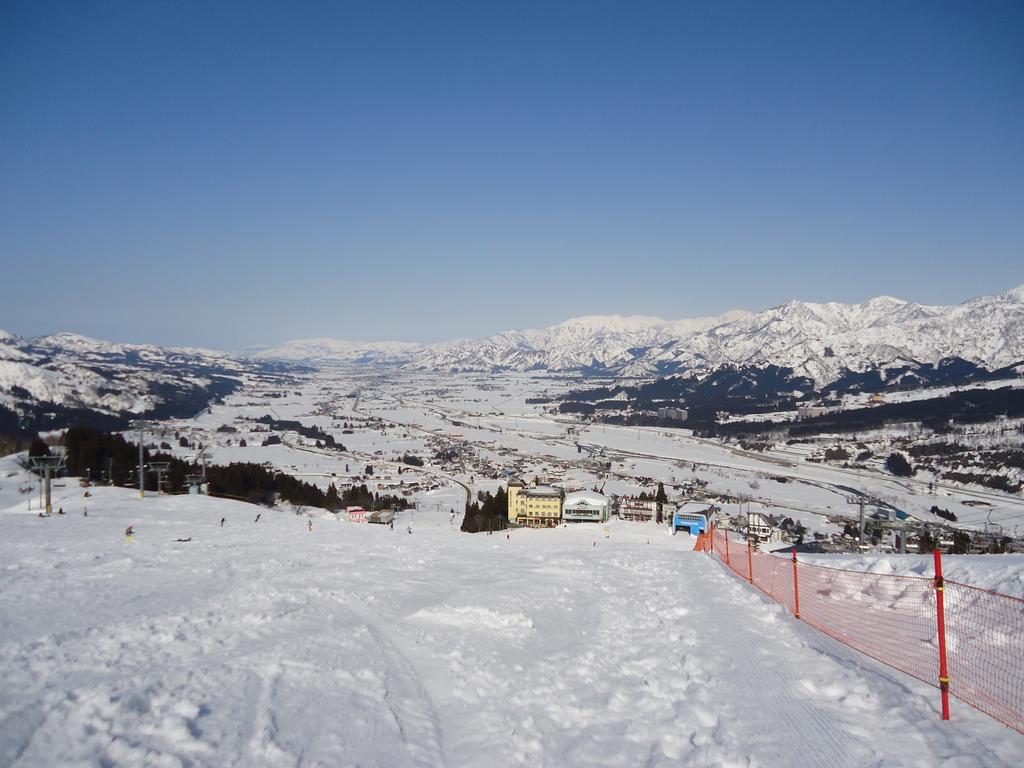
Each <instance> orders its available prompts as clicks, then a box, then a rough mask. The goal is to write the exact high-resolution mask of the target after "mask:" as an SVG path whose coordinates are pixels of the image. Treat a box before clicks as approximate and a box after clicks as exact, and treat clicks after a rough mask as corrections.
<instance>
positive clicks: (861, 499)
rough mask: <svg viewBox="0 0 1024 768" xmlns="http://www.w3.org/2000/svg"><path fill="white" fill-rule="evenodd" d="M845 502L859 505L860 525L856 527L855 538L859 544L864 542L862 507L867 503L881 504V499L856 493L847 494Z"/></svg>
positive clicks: (876, 505)
mask: <svg viewBox="0 0 1024 768" xmlns="http://www.w3.org/2000/svg"><path fill="white" fill-rule="evenodd" d="M846 503H847V504H856V505H857V506H859V507H860V527H859V529H858V530H859V534H858V537H857V540H858V541H859V542H860V543H861V544H863V543H864V508H865V507H867V505H868V504H871V505H872V506H875V507H878V506H881V505H882V504H883V503H884V502H883V501H882V500H881V499H877V498H875V497H874V496H868V495H867V494H856V495H851V496H847V497H846Z"/></svg>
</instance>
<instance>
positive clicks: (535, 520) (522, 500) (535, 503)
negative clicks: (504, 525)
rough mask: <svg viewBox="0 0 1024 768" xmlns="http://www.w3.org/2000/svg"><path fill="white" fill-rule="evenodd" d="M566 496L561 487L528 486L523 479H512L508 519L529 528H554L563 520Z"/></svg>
mask: <svg viewBox="0 0 1024 768" xmlns="http://www.w3.org/2000/svg"><path fill="white" fill-rule="evenodd" d="M564 496H565V494H564V492H563V491H562V489H561V488H552V487H551V486H547V485H541V486H537V487H534V488H528V487H527V486H525V485H524V484H523V482H522V481H521V480H512V481H510V482H509V484H508V520H509V522H510V523H512V524H513V525H525V526H526V527H527V528H554V527H555V526H556V525H558V523H559V522H561V520H562V499H563V497H564Z"/></svg>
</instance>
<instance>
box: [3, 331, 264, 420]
mask: <svg viewBox="0 0 1024 768" xmlns="http://www.w3.org/2000/svg"><path fill="white" fill-rule="evenodd" d="M256 370H257V366H256V365H255V364H252V363H247V362H244V361H239V360H235V359H233V358H231V357H230V356H228V355H225V354H224V353H221V352H212V351H209V350H201V349H185V348H163V347H156V346H151V345H144V344H116V343H111V342H107V341H99V340H97V339H90V338H88V337H86V336H80V335H78V334H74V333H58V334H54V335H51V336H43V337H39V338H23V337H20V336H16V335H14V334H10V333H7V332H5V331H0V434H5V433H6V434H13V433H19V432H22V431H31V430H34V429H51V428H59V427H61V426H67V424H68V423H71V422H76V423H89V424H94V425H103V426H105V427H111V428H113V427H115V426H118V425H123V424H125V423H126V422H127V420H128V419H129V418H132V417H136V416H140V415H146V416H147V417H151V418H163V417H166V416H170V415H185V414H192V413H195V412H198V411H199V410H202V409H203V408H205V407H206V405H207V404H208V402H209V401H210V400H212V399H214V398H216V397H219V396H223V395H226V394H228V393H229V392H231V391H233V390H235V389H237V388H238V387H239V386H240V385H241V382H242V378H243V376H244V375H245V374H247V373H252V372H255V371H256Z"/></svg>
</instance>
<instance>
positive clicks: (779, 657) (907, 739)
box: [0, 459, 1024, 768]
mask: <svg viewBox="0 0 1024 768" xmlns="http://www.w3.org/2000/svg"><path fill="white" fill-rule="evenodd" d="M24 483H25V476H23V475H21V474H19V472H18V470H17V468H16V466H15V465H14V464H13V462H12V461H11V460H10V459H7V460H3V461H0V627H2V632H0V679H2V680H3V685H2V686H0V765H4V766H8V765H10V766H70V765H100V766H146V765H153V766H232V765H234V766H356V765H358V766H445V765H447V766H481V767H484V766H486V767H487V768H491V767H492V766H504V765H524V766H577V765H579V766H591V765H602V766H625V765H647V766H674V765H693V766H711V765H721V766H817V765H820V766H882V765H884V766H933V765H947V766H965V767H966V766H1001V765H1007V766H1011V765H1014V766H1015V765H1020V764H1021V762H1022V760H1024V735H1021V734H1018V733H1016V732H1014V731H1011V730H1009V729H1007V728H1005V727H1003V726H1001V725H999V724H998V723H996V722H995V721H993V720H991V719H990V718H988V717H986V716H984V715H981V714H979V713H977V712H975V711H973V710H971V709H970V708H969V707H967V706H965V705H962V704H959V703H958V702H956V701H954V705H953V706H954V714H953V720H952V721H951V722H948V723H943V722H941V721H940V720H939V717H938V694H937V692H936V690H935V689H934V688H930V687H928V686H925V685H922V684H919V683H917V682H916V681H914V680H913V679H911V678H908V677H905V676H903V675H901V674H899V673H898V672H895V671H893V670H890V669H889V668H887V667H884V666H882V665H879V664H877V663H875V662H873V661H871V660H870V659H867V658H865V657H862V656H860V655H858V654H857V653H855V652H853V651H851V650H849V649H847V648H845V647H844V646H841V645H839V644H837V643H835V642H833V641H832V640H830V639H829V638H827V637H824V636H821V635H819V634H817V633H815V632H814V631H813V630H811V629H810V628H809V627H807V626H805V625H802V624H800V623H799V622H797V621H795V620H793V619H792V618H791V617H790V616H789V615H787V614H786V613H785V612H784V610H783V609H782V608H781V607H779V606H777V605H775V604H772V603H770V602H768V601H767V600H766V599H764V598H763V597H762V596H761V595H760V594H759V593H757V592H755V591H753V590H751V589H750V588H749V587H748V586H747V585H746V584H745V583H743V582H741V581H739V580H737V579H736V578H734V577H733V576H732V575H730V574H729V573H728V572H726V570H725V569H724V568H723V567H722V566H721V565H720V564H719V563H717V562H716V561H714V560H712V559H710V558H708V557H706V556H704V555H701V554H698V553H694V552H692V551H690V550H691V549H692V541H691V540H690V539H689V537H684V536H678V537H672V536H670V535H668V534H666V533H665V532H664V530H662V529H659V528H657V527H655V526H651V525H640V524H630V523H621V524H620V523H617V522H613V523H612V524H611V525H609V526H608V528H607V530H606V529H605V528H604V526H596V527H594V526H577V527H573V528H561V529H556V530H549V531H525V530H517V531H513V532H512V533H511V534H510V536H509V537H508V538H506V537H505V536H504V535H501V534H497V535H494V536H486V535H482V534H481V535H473V536H471V535H467V534H461V533H459V532H458V530H457V523H458V521H457V520H456V521H455V526H454V529H453V527H452V524H451V522H450V520H449V516H448V514H447V513H445V512H436V513H435V512H430V511H425V509H429V507H426V506H424V507H421V509H420V510H419V511H417V512H415V513H412V512H408V513H404V515H403V517H402V518H401V519H400V521H399V522H398V524H396V526H395V529H394V530H393V531H392V530H390V529H388V528H386V527H378V526H370V525H356V524H351V523H347V522H340V521H338V520H336V519H335V518H333V517H332V516H331V515H329V514H328V513H317V514H316V515H315V516H313V517H307V516H296V515H295V514H293V513H292V512H289V511H286V510H269V511H268V510H263V511H262V517H261V519H260V521H259V522H254V520H255V517H256V514H257V513H258V512H260V510H259V508H256V507H252V506H249V505H245V504H242V503H239V502H233V501H226V500H220V499H213V498H207V497H196V496H179V497H155V496H151V497H147V498H146V499H139V498H138V497H137V496H136V495H135V494H134V493H133V492H131V491H129V490H123V489H115V488H94V489H92V491H93V495H92V496H90V497H89V498H85V497H84V495H83V493H84V491H83V490H82V489H81V488H79V487H77V485H76V484H75V483H73V482H71V481H69V482H67V483H66V485H64V487H62V488H58V489H56V490H55V501H54V504H55V508H57V507H58V506H60V507H61V508H63V510H64V512H65V513H66V514H65V515H63V516H54V517H51V518H47V519H40V518H39V517H37V516H36V513H35V511H32V512H29V511H28V510H27V500H26V497H25V496H23V495H21V494H19V493H18V487H19V486H21V485H23V484H24ZM86 508H87V510H88V516H85V515H84V514H83V513H84V512H85V511H86ZM221 518H224V520H225V522H224V524H223V526H221V524H220V520H221ZM310 523H311V524H312V530H310ZM128 525H133V526H134V530H135V535H134V537H133V538H132V540H130V541H129V540H128V539H126V537H125V535H124V533H125V528H126V527H127V526H128ZM407 526H409V527H411V530H412V533H408V532H407V530H408V529H407ZM178 539H190V541H183V542H179V541H178Z"/></svg>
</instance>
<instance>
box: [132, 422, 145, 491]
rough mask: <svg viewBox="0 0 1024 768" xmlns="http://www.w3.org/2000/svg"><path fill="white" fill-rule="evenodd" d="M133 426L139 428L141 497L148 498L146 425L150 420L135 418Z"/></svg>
mask: <svg viewBox="0 0 1024 768" xmlns="http://www.w3.org/2000/svg"><path fill="white" fill-rule="evenodd" d="M131 426H132V427H133V428H135V429H137V430H139V498H140V499H144V498H146V467H145V464H146V459H145V455H146V432H145V430H146V427H148V426H149V422H148V421H146V420H145V419H134V420H133V421H132V423H131Z"/></svg>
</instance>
